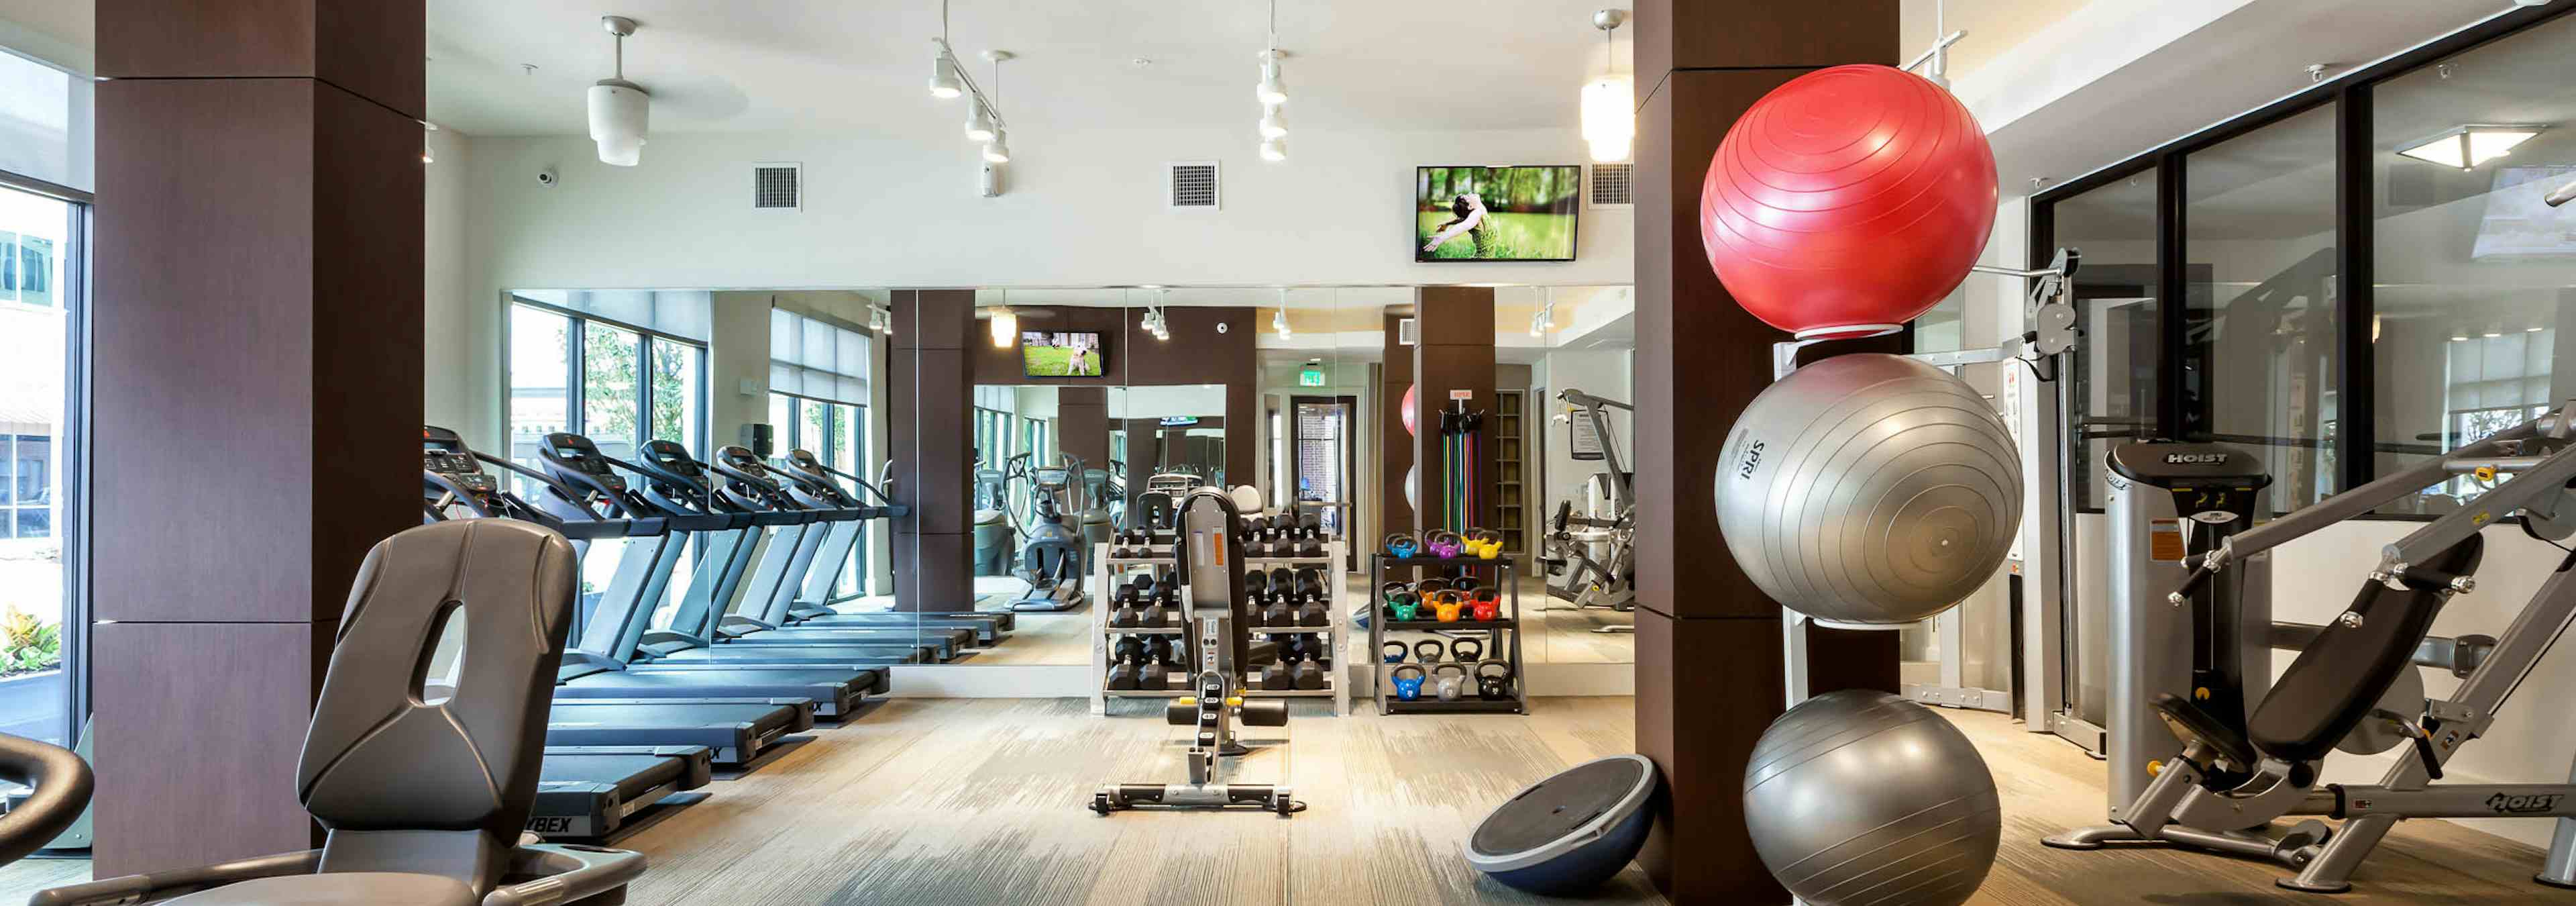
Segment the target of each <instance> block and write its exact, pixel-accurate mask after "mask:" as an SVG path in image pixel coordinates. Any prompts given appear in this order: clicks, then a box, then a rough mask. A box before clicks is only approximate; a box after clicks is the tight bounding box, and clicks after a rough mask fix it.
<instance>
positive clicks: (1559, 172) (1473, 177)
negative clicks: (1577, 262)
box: [1413, 165, 1583, 261]
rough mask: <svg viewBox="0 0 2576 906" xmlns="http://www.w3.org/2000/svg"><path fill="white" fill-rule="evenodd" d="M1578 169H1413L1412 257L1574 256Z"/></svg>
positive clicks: (1553, 258) (1580, 181) (1543, 258)
mask: <svg viewBox="0 0 2576 906" xmlns="http://www.w3.org/2000/svg"><path fill="white" fill-rule="evenodd" d="M1582 194H1583V168H1582V167H1579V166H1572V165H1547V166H1527V167H1415V168H1413V260H1415V261H1572V260H1574V236H1575V226H1576V223H1577V222H1578V221H1579V220H1580V219H1581V216H1582V209H1583V203H1582V202H1583V199H1582Z"/></svg>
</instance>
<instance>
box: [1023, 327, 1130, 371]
mask: <svg viewBox="0 0 2576 906" xmlns="http://www.w3.org/2000/svg"><path fill="white" fill-rule="evenodd" d="M1107 358H1108V356H1107V353H1105V352H1104V351H1102V349H1101V348H1100V334H1098V333H1095V332H1087V331H1062V330H1057V331H1046V330H1024V331H1021V332H1020V364H1021V367H1022V368H1023V373H1025V374H1027V375H1028V376H1029V377H1099V376H1101V375H1102V374H1103V373H1105V371H1106V364H1107V363H1106V359H1107Z"/></svg>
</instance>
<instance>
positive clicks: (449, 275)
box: [421, 131, 503, 450]
mask: <svg viewBox="0 0 2576 906" xmlns="http://www.w3.org/2000/svg"><path fill="white" fill-rule="evenodd" d="M425 140H426V142H427V144H428V147H429V149H430V151H431V153H432V156H433V157H434V158H436V162H435V163H431V164H427V165H425V166H423V167H422V168H421V221H422V222H421V226H422V231H421V264H422V268H421V293H422V298H423V300H424V304H423V309H424V312H423V315H422V324H421V328H422V331H421V352H422V358H423V360H424V364H425V366H426V368H427V369H428V370H427V372H426V373H425V374H424V375H423V377H424V379H425V380H424V381H423V385H424V386H423V394H422V396H423V398H422V400H421V404H422V405H421V415H422V418H423V419H424V420H425V421H427V422H428V423H429V424H433V425H438V426H440V427H445V428H453V429H455V430H456V431H458V432H460V433H462V434H464V435H465V442H466V443H468V444H471V445H473V446H474V448H475V449H478V450H499V449H503V447H502V446H501V445H500V444H501V441H502V439H503V435H501V434H497V433H493V431H492V430H491V429H493V428H494V427H496V426H495V425H493V424H491V423H490V422H489V416H490V414H491V413H492V412H494V411H497V410H496V404H495V403H494V402H493V401H491V400H489V399H477V398H476V394H477V392H488V391H489V389H490V388H491V387H492V386H493V385H492V384H491V383H488V382H484V381H479V380H477V379H476V378H477V374H478V373H477V372H475V371H473V367H474V366H473V364H472V363H473V362H474V361H476V357H475V355H474V350H472V349H470V348H469V347H470V346H471V345H472V344H473V343H474V333H473V330H474V324H473V321H474V318H473V316H472V314H471V312H472V311H473V309H474V308H475V302H476V298H475V290H474V289H473V288H472V287H473V284H474V266H473V255H472V251H471V248H472V240H471V238H470V230H469V224H470V223H471V221H472V220H473V212H472V206H473V196H472V195H471V193H469V192H467V191H466V175H467V172H468V167H469V166H470V165H469V164H468V161H469V160H470V159H471V158H472V157H473V153H474V150H473V141H472V140H471V139H469V138H467V137H465V136H464V135H463V134H461V133H457V132H453V131H440V132H432V133H428V135H427V136H426V139H425ZM498 298H499V297H498V296H497V295H496V296H486V297H483V299H482V302H483V305H484V306H485V307H488V308H491V309H492V311H493V316H494V317H498V312H499V308H498V306H499V304H500V303H499V302H498V301H497V300H498ZM488 361H491V362H495V363H497V362H498V361H499V359H498V358H497V356H495V357H492V358H490V359H488Z"/></svg>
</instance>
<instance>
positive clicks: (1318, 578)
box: [1294, 566, 1324, 597]
mask: <svg viewBox="0 0 2576 906" xmlns="http://www.w3.org/2000/svg"><path fill="white" fill-rule="evenodd" d="M1294 575H1295V577H1296V580H1297V593H1298V594H1301V595H1314V596H1317V597H1322V596H1323V594H1324V571H1323V570H1320V569H1316V568H1314V567H1312V566H1300V567H1297V572H1296V573H1295V574H1294Z"/></svg>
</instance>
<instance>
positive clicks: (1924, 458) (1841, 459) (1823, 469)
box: [1700, 66, 2022, 906]
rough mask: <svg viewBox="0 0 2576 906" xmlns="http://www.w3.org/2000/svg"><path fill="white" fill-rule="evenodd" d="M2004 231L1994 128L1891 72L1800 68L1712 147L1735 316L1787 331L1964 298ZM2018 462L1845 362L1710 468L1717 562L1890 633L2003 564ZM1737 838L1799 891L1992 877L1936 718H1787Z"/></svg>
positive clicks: (1944, 606)
mask: <svg viewBox="0 0 2576 906" xmlns="http://www.w3.org/2000/svg"><path fill="white" fill-rule="evenodd" d="M1994 219H1995V159H1994V151H1993V150H1992V149H1991V148H1989V147H1987V145H1986V139H1985V132H1984V130H1982V129H1980V128H1978V126H1977V122H1976V120H1975V118H1973V117H1971V116H1969V115H1968V111H1967V108H1966V107H1963V106H1961V105H1960V104H1959V102H1958V99H1956V98H1953V97H1951V96H1950V93H1949V92H1948V91H1947V90H1945V89H1943V88H1942V87H1941V86H1939V85H1935V84H1933V83H1932V82H1930V81H1928V80H1925V79H1923V78H1921V77H1918V76H1915V75H1913V74H1911V73H1907V72H1903V71H1900V70H1896V69H1890V68H1888V67H1885V66H1837V67H1834V68H1831V69H1824V70H1819V71H1816V72H1812V73H1809V74H1807V75H1804V76H1800V77H1798V78H1797V79H1793V80H1791V81H1790V82H1789V83H1787V84H1785V85H1782V86H1780V87H1779V88H1778V89H1776V90H1774V91H1772V92H1771V93H1770V94H1769V95H1767V96H1764V97H1763V98H1762V99H1761V100H1760V101H1757V102H1755V103H1754V105H1753V107H1752V108H1751V109H1750V110H1747V111H1746V112H1745V113H1744V115H1743V117H1742V118H1740V119H1738V120H1736V123H1735V126H1734V128H1732V129H1730V130H1729V131H1728V132H1727V134H1726V139H1725V141H1724V142H1722V143H1720V144H1719V146H1718V150H1717V155H1716V157H1715V159H1713V160H1712V161H1710V163H1709V170H1708V178H1707V182H1706V183H1705V185H1704V186H1703V187H1702V192H1701V196H1700V240H1701V243H1702V244H1703V245H1704V247H1705V249H1706V251H1707V252H1708V263H1709V266H1710V267H1712V268H1715V269H1716V271H1717V275H1718V278H1719V279H1720V280H1722V281H1724V282H1725V284H1726V289H1727V292H1728V293H1729V294H1730V295H1732V296H1734V297H1735V301H1736V302H1737V303H1738V304H1740V305H1742V306H1744V309H1745V311H1747V312H1749V313H1751V314H1752V315H1753V316H1754V317H1757V318H1760V319H1762V321H1763V322H1764V323H1767V324H1770V325H1771V326H1773V327H1776V328H1779V329H1781V330H1785V331H1788V332H1790V333H1792V334H1794V335H1796V337H1797V338H1798V339H1800V340H1828V339H1837V338H1848V337H1859V336H1869V335H1874V334H1880V333H1886V332H1890V331H1894V330H1897V329H1899V327H1901V326H1902V325H1903V324H1904V323H1905V322H1907V321H1910V320H1913V319H1914V318H1915V317H1916V316H1918V315H1921V314H1922V313H1923V312H1924V311H1925V310H1926V309H1929V308H1931V307H1932V305H1933V304H1934V303H1936V302H1939V301H1940V300H1941V299H1942V297H1944V296H1947V295H1949V293H1950V291H1951V290H1953V289H1955V288H1957V287H1958V285H1959V282H1960V281H1961V280H1963V279H1965V278H1966V277H1967V275H1968V270H1969V268H1970V266H1971V265H1973V264H1975V263H1976V259H1977V256H1978V254H1979V253H1981V252H1982V251H1983V250H1984V249H1985V245H1986V238H1987V234H1988V233H1989V232H1991V231H1992V230H1993V228H1994ZM2021 480H2022V477H2021V456H2020V454H2019V453H2018V452H2017V451H2016V449H2015V447H2014V444H2013V440H2012V436H2011V434H2010V433H2009V432H2008V431H2007V430H2006V427H2005V425H2004V423H2003V420H2002V419H2000V418H1998V417H1996V415H1995V411H1994V407H1993V406H1992V405H1990V404H1988V403H1987V402H1986V400H1985V398H1984V397H1983V396H1982V395H1980V394H1978V393H1977V392H1976V391H1975V390H1974V389H1972V388H1970V387H1969V386H1967V385H1966V384H1965V383H1963V382H1961V381H1960V380H1959V379H1958V378H1956V377H1953V376H1951V375H1950V374H1949V373H1948V372H1945V371H1942V370H1941V369H1938V368H1934V367H1932V366H1930V365H1927V364H1924V363H1922V362H1919V361H1916V360H1914V359H1910V358H1906V357H1903V356H1893V355H1882V354H1877V353H1846V354H1843V355H1837V356H1830V357H1826V358H1824V359H1822V360H1820V361H1817V362H1815V363H1813V364H1809V365H1806V366H1803V367H1800V368H1798V369H1797V370H1795V371H1792V372H1790V373H1789V375H1788V376H1787V377H1784V378H1782V379H1781V380H1780V381H1779V382H1778V383H1775V384H1773V385H1771V387H1770V388H1768V389H1766V390H1764V391H1763V392H1762V393H1761V394H1760V395H1759V396H1756V397H1755V398H1754V399H1753V402H1752V403H1751V404H1750V405H1749V406H1747V407H1746V408H1745V410H1744V413H1743V415H1742V416H1740V417H1739V418H1738V419H1737V420H1736V422H1735V425H1734V428H1733V429H1732V431H1730V433H1729V434H1728V435H1727V438H1726V446H1725V448H1724V450H1723V451H1722V452H1721V453H1720V459H1719V461H1718V466H1717V475H1716V490H1715V494H1716V501H1717V518H1718V528H1719V530H1720V533H1721V534H1722V535H1724V537H1725V539H1726V546H1727V550H1728V552H1730V553H1732V554H1734V556H1735V560H1736V562H1737V563H1738V564H1739V565H1741V566H1742V567H1743V569H1744V572H1745V574H1746V575H1747V576H1748V577H1750V578H1751V579H1752V580H1753V583H1754V584H1755V585H1756V586H1758V587H1760V588H1761V589H1762V591H1763V592H1764V593H1765V594H1768V595H1770V596H1771V597H1772V598H1773V599H1776V600H1778V601H1779V602H1780V603H1782V604H1784V605H1786V606H1788V607H1790V608H1792V609H1794V610H1796V611H1798V612H1800V613H1803V614H1806V615H1807V616H1809V617H1812V618H1814V619H1815V620H1817V621H1818V622H1821V623H1826V624H1831V625H1839V626H1846V627H1859V628H1872V629H1895V628H1898V627H1901V626H1905V625H1909V624H1913V623H1917V622H1920V621H1922V620H1924V619H1926V618H1929V617H1931V616H1934V615H1936V614H1939V613H1940V612H1942V611H1944V610H1948V609H1949V608H1950V607H1952V606H1953V605H1956V604H1957V603H1958V602H1959V601H1960V600H1961V599H1963V598H1966V597H1967V596H1968V595H1969V594H1970V593H1972V592H1974V591H1976V590H1977V588H1978V587H1979V586H1981V585H1983V584H1985V582H1986V581H1987V580H1989V579H1991V578H1993V576H1994V574H1995V571H1996V569H1997V568H1998V567H2000V566H2001V565H2002V564H2003V558H2004V555H2005V554H2006V552H2007V551H2008V550H2009V548H2010V547H2011V544H2012V539H2013V534H2014V533H2015V532H2016V531H2017V530H2018V529H2019V527H2020V522H2021V492H2022V487H2021ZM1744 815H1745V829H1746V831H1747V832H1748V833H1749V835H1750V836H1751V838H1752V840H1753V847H1754V849H1755V851H1756V852H1758V853H1760V854H1761V857H1762V863H1763V865H1765V866H1766V867H1768V868H1770V870H1771V874H1772V876H1773V877H1775V878H1777V879H1779V881H1780V883H1781V885H1782V886H1784V887H1787V888H1788V889H1789V891H1790V892H1791V893H1794V894H1796V895H1797V896H1798V897H1799V898H1800V900H1802V901H1804V902H1807V903H1813V904H1818V906H1825V904H1844V903H1851V904H1860V903H1868V904H1872V906H1898V904H1904V906H1956V904H1959V903H1963V902H1966V901H1967V899H1968V897H1969V896H1970V895H1972V894H1974V893H1975V892H1976V890H1977V886H1978V885H1979V884H1980V883H1983V882H1984V880H1985V877H1986V873H1987V872H1988V871H1989V870H1991V869H1992V868H1993V867H1994V861H1995V847H1996V844H1997V843H1998V842H1999V841H2000V839H2001V836H2002V819H2001V807H2000V803H1999V800H1998V798H1997V796H1996V794H1995V783H1994V777H1993V776H1992V775H1991V774H1989V773H1987V771H1986V767H1985V761H1984V759H1982V758H1980V757H1979V756H1978V754H1977V750H1976V747H1975V746H1973V745H1970V744H1969V742H1968V740H1967V738H1966V737H1964V736H1962V735H1960V733H1959V731H1958V730H1957V729H1956V728H1953V727H1951V726H1950V724H1949V722H1948V721H1945V720H1942V719H1941V718H1940V717H1939V716H1937V715H1934V714H1933V713H1932V712H1931V711H1930V710H1929V709H1926V708H1924V707H1923V706H1921V705H1917V704H1915V703H1913V702H1910V701H1906V700H1905V699H1902V698H1899V697H1896V696H1893V695H1888V694H1885V693H1882V692H1867V691H1857V690H1850V691H1841V692H1833V693H1828V694H1825V695H1820V696H1817V697H1815V698H1812V699H1809V700H1807V701H1805V702H1803V703H1800V704H1799V705H1798V706H1797V707H1795V708H1791V709H1790V710H1789V713H1788V714H1786V715H1783V716H1782V717H1781V718H1780V719H1779V720H1778V721H1776V722H1774V723H1773V724H1772V725H1771V727H1770V729H1769V730H1768V731H1766V732H1764V733H1763V735H1762V739H1761V741H1760V742H1759V743H1758V744H1757V745H1756V747H1755V749H1754V752H1753V758H1752V761H1751V763H1750V764H1749V765H1748V766H1747V767H1746V769H1745V773H1744Z"/></svg>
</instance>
